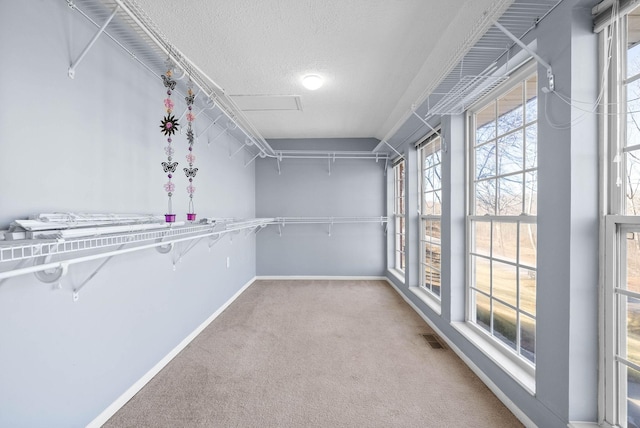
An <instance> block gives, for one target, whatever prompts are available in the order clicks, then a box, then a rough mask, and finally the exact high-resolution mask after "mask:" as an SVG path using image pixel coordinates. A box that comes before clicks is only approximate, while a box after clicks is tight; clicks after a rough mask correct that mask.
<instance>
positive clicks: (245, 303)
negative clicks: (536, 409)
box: [104, 280, 522, 428]
mask: <svg viewBox="0 0 640 428" xmlns="http://www.w3.org/2000/svg"><path fill="white" fill-rule="evenodd" d="M428 333H433V331H432V330H431V329H430V328H429V327H428V326H427V325H426V324H425V322H424V321H423V320H422V319H421V318H420V317H419V316H418V315H417V314H416V313H415V312H414V311H413V310H412V309H411V308H410V307H409V306H408V305H407V304H406V302H404V300H402V298H401V297H400V296H399V295H398V294H397V293H396V292H395V290H393V288H391V286H389V284H387V283H386V282H385V281H328V280H327V281H320V280H314V281H293V280H288V281H266V280H261V281H256V282H255V283H254V284H253V285H252V286H251V287H249V288H248V289H247V290H246V291H245V292H244V293H243V294H242V295H241V296H240V297H239V298H238V299H237V300H236V301H235V302H234V303H233V304H231V305H230V306H229V308H227V309H226V310H225V311H224V312H223V313H222V314H221V315H220V316H219V317H218V318H217V319H215V320H214V321H213V322H212V323H211V324H210V325H209V326H208V327H207V328H206V329H205V330H204V331H203V332H202V333H201V334H200V335H199V336H198V337H197V338H196V339H195V340H194V341H193V342H191V343H190V344H189V346H188V347H187V348H185V349H184V350H183V351H182V352H181V353H180V354H179V355H178V356H177V357H176V358H175V359H174V360H172V361H171V362H170V363H169V364H168V365H167V366H166V367H165V368H164V369H163V370H162V371H161V372H160V373H158V375H157V376H156V377H154V378H153V379H152V380H151V381H150V382H149V383H148V384H147V385H146V386H145V387H144V388H143V389H142V390H141V391H140V392H139V393H138V394H137V395H136V396H135V397H133V398H132V399H131V400H130V401H129V402H128V403H127V404H126V405H125V406H124V407H123V408H122V409H120V410H119V411H118V412H117V413H116V414H115V415H114V416H113V417H112V418H111V419H110V420H109V421H108V422H107V423H106V424H105V425H104V426H105V427H108V428H119V427H137V428H139V427H260V428H264V427H439V428H443V427H456V428H458V427H474V428H481V427H487V428H489V427H491V428H496V427H498V428H499V427H508V428H512V427H521V426H522V424H521V423H520V422H519V421H518V420H517V419H516V418H515V416H514V415H513V414H512V413H510V412H509V410H508V409H507V408H506V407H505V406H504V405H503V404H502V403H501V402H500V401H499V400H498V399H497V398H496V397H495V395H493V393H492V392H491V391H490V390H489V389H488V388H487V387H486V386H485V385H484V384H483V383H482V382H481V381H480V379H479V378H478V377H477V376H476V375H475V374H474V373H473V372H472V371H471V370H470V369H469V368H468V367H467V366H466V365H465V364H464V363H463V362H462V361H461V360H460V359H459V358H458V357H457V356H456V355H455V354H454V353H453V352H452V351H451V350H450V349H447V348H446V346H445V348H444V349H434V348H432V347H431V346H430V345H429V343H428V342H427V340H425V338H424V337H423V336H422V335H423V334H428Z"/></svg>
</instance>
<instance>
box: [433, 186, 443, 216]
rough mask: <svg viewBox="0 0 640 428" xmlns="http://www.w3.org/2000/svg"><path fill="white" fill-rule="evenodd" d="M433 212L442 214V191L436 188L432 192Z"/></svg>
mask: <svg viewBox="0 0 640 428" xmlns="http://www.w3.org/2000/svg"><path fill="white" fill-rule="evenodd" d="M433 214H434V215H441V214H442V191H441V190H436V191H435V192H433Z"/></svg>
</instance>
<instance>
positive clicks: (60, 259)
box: [0, 218, 275, 280]
mask: <svg viewBox="0 0 640 428" xmlns="http://www.w3.org/2000/svg"><path fill="white" fill-rule="evenodd" d="M274 221H275V219H273V218H265V219H251V220H238V219H205V220H204V221H203V223H199V224H187V225H179V226H175V225H171V224H167V225H166V226H165V227H163V228H160V229H154V230H132V231H131V232H124V233H116V234H104V235H97V236H86V237H79V238H70V239H64V238H58V239H22V240H17V241H0V270H1V271H0V280H3V279H6V278H10V277H14V276H18V275H23V274H27V273H36V272H41V271H46V270H56V269H66V268H67V267H68V265H70V264H76V263H81V262H85V261H89V260H96V259H100V258H110V257H113V256H115V255H119V254H125V253H129V252H133V251H140V250H145V249H149V248H154V247H170V246H172V245H173V244H175V243H178V242H186V241H194V240H199V239H202V238H206V237H220V236H222V235H224V234H227V233H232V232H239V231H241V230H250V229H255V228H259V227H265V226H266V225H268V224H270V223H272V222H274ZM54 257H55V258H56V259H57V260H56V261H52V260H53V258H54ZM29 261H33V265H32V266H27V267H23V266H24V264H26V262H29ZM12 262H18V266H13V268H12V267H9V265H10V264H11V263H12Z"/></svg>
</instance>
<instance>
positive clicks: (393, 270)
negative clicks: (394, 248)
mask: <svg viewBox="0 0 640 428" xmlns="http://www.w3.org/2000/svg"><path fill="white" fill-rule="evenodd" d="M389 273H390V274H391V275H393V277H394V278H395V279H397V280H398V281H400V282H401V283H402V284H404V272H401V271H399V270H398V269H396V268H391V269H389Z"/></svg>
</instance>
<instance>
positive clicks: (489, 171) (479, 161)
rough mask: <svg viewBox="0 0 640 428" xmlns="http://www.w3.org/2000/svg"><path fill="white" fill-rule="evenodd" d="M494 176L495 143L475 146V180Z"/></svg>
mask: <svg viewBox="0 0 640 428" xmlns="http://www.w3.org/2000/svg"><path fill="white" fill-rule="evenodd" d="M495 176H496V143H495V142H492V143H487V144H485V145H483V146H480V147H478V148H476V180H481V179H483V178H487V177H495Z"/></svg>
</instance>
